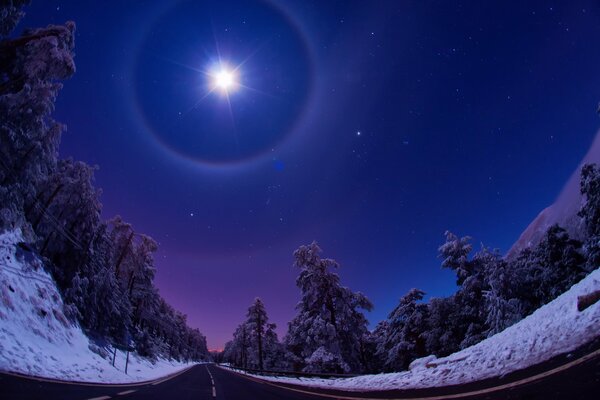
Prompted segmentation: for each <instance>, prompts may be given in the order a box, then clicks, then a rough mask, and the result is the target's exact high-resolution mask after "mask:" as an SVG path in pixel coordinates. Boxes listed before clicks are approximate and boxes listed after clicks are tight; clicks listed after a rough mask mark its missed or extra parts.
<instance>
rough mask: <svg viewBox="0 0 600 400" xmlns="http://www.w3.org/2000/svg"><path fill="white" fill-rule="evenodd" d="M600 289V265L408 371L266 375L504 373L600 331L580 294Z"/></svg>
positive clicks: (374, 385)
mask: <svg viewBox="0 0 600 400" xmlns="http://www.w3.org/2000/svg"><path fill="white" fill-rule="evenodd" d="M597 290H600V268H599V269H597V270H596V271H594V272H592V273H591V274H590V275H588V276H587V277H586V278H585V279H584V280H582V281H581V282H579V283H578V284H576V285H573V287H571V289H570V290H569V291H567V292H566V293H563V294H562V295H561V296H559V297H558V298H556V299H555V300H554V301H552V302H551V303H548V304H546V305H545V306H543V307H541V308H539V309H538V310H537V311H535V312H534V313H533V314H531V315H530V316H528V317H527V318H525V319H523V320H521V321H520V322H518V323H516V324H515V325H513V326H511V327H509V328H507V329H505V330H504V331H502V332H500V333H498V334H496V335H494V336H492V337H490V338H487V339H486V340H484V341H482V342H480V343H478V344H476V345H474V346H472V347H469V348H466V349H464V350H461V351H459V352H457V353H454V354H451V355H449V356H448V357H444V358H436V357H435V356H428V357H425V358H424V359H419V360H415V361H414V362H413V363H411V365H410V369H409V370H408V371H403V372H398V373H388V374H378V375H363V376H358V377H354V378H337V379H317V378H299V379H298V378H289V377H265V376H257V378H261V379H266V380H269V381H275V382H282V383H293V384H301V385H306V386H313V387H321V388H329V389H342V390H355V391H366V390H390V389H417V388H425V387H432V386H438V387H439V386H446V385H457V384H462V383H467V382H473V381H478V380H482V379H485V378H492V377H496V376H502V375H505V374H507V373H509V372H513V371H517V370H520V369H523V368H526V367H529V366H532V365H535V364H538V363H541V362H543V361H546V360H548V359H550V358H552V357H554V356H557V355H560V354H563V353H568V352H570V351H573V350H575V349H576V348H578V347H580V346H582V345H584V344H586V343H589V342H590V341H591V340H593V339H595V338H596V337H598V336H599V335H600V301H599V302H596V303H595V304H593V305H592V306H590V307H589V308H587V309H585V310H584V311H582V312H579V311H578V310H577V297H578V296H581V295H584V294H589V293H591V292H594V291H597Z"/></svg>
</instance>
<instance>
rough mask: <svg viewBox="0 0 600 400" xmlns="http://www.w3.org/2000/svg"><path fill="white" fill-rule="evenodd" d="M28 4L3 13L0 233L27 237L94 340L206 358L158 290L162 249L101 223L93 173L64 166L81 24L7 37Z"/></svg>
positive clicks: (68, 162) (21, 1)
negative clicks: (61, 115)
mask: <svg viewBox="0 0 600 400" xmlns="http://www.w3.org/2000/svg"><path fill="white" fill-rule="evenodd" d="M27 3H28V1H25V0H17V1H13V2H8V3H6V2H5V3H2V5H0V27H1V30H0V230H2V231H4V230H19V231H21V233H22V235H23V239H24V242H23V243H21V246H22V247H24V248H26V249H29V250H31V251H34V252H35V253H36V254H38V255H39V256H40V257H42V259H43V260H44V264H45V267H46V268H48V269H49V270H50V272H51V273H52V275H53V277H54V279H55V281H56V283H57V285H58V287H59V289H60V291H61V293H62V295H63V299H64V302H65V305H66V314H67V315H68V316H69V317H70V318H71V319H72V320H73V321H79V323H80V324H81V326H82V327H83V328H84V329H85V330H86V332H87V334H88V335H89V336H90V337H91V338H96V339H98V340H108V341H109V343H111V344H112V345H114V346H115V347H117V348H122V349H130V348H131V349H135V351H137V352H138V353H139V354H140V355H142V356H145V357H149V358H151V359H154V358H156V357H159V356H161V357H168V358H173V359H177V360H194V361H198V360H205V359H207V357H208V350H207V346H206V338H205V337H204V335H203V334H202V333H200V331H199V330H198V329H193V328H190V327H189V326H188V325H187V322H186V316H185V315H184V314H182V313H180V312H178V311H177V310H175V309H174V308H173V307H171V306H170V305H169V304H168V303H167V302H166V301H165V300H164V299H163V298H162V297H161V295H160V294H159V292H158V289H157V288H156V286H155V285H154V282H153V280H154V275H155V271H156V270H155V266H154V259H153V254H154V253H155V252H156V250H157V249H158V245H157V243H156V241H155V240H153V239H152V238H151V237H149V236H147V235H144V234H142V233H140V232H136V231H135V230H134V228H133V227H132V225H131V224H129V223H127V222H126V221H124V220H123V219H122V218H121V217H120V216H115V217H114V218H111V219H109V220H103V219H102V218H101V210H102V205H101V203H100V195H101V190H100V189H98V188H97V187H95V186H94V171H95V170H96V169H97V167H94V166H90V165H88V164H86V163H84V162H81V161H76V160H72V159H61V158H59V156H58V150H59V143H60V138H61V134H62V132H63V131H64V130H65V129H66V128H65V126H63V125H62V124H61V123H59V122H57V121H55V120H54V119H53V118H52V117H51V114H52V112H53V110H54V104H55V100H56V98H57V96H58V93H59V91H60V90H61V88H62V83H61V81H63V80H65V79H68V78H69V77H71V76H72V75H73V74H74V73H75V62H74V59H73V57H74V53H73V50H74V46H75V43H74V34H75V24H74V23H73V22H68V23H66V24H65V25H59V26H53V25H50V26H48V27H46V28H40V29H30V30H26V31H24V32H23V33H22V35H21V36H18V37H14V38H13V37H10V34H11V32H12V31H13V29H14V27H15V26H16V25H17V23H18V21H19V20H20V18H21V17H22V16H23V13H22V11H21V7H22V6H23V5H25V4H27Z"/></svg>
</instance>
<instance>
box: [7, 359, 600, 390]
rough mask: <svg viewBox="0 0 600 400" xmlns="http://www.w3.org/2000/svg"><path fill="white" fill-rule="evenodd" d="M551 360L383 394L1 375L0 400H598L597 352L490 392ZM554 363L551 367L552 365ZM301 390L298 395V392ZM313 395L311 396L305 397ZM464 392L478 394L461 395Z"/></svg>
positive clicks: (195, 375)
mask: <svg viewBox="0 0 600 400" xmlns="http://www.w3.org/2000/svg"><path fill="white" fill-rule="evenodd" d="M573 357H574V356H573V355H572V356H571V357H568V358H567V359H565V360H553V361H552V362H551V363H549V364H548V365H545V366H544V365H540V366H536V367H533V368H531V369H528V370H526V371H520V372H519V373H516V374H515V375H513V376H509V377H502V378H497V379H493V380H488V381H485V382H476V383H472V384H468V385H460V386H453V387H448V388H433V389H421V390H410V391H387V392H370V393H356V392H340V391H331V390H316V389H311V388H306V387H301V386H296V385H290V386H287V387H286V386H282V385H279V384H276V385H273V384H269V383H265V382H262V381H257V380H255V379H252V378H250V377H247V376H243V375H240V374H237V373H234V372H231V371H229V370H226V369H222V368H219V367H217V366H215V365H213V364H205V365H196V366H194V367H192V368H190V369H189V370H187V371H185V372H183V373H180V374H179V375H176V376H173V377H171V378H169V379H167V380H163V381H156V382H153V383H146V384H141V385H82V384H65V383H58V382H49V381H39V380H34V379H30V378H25V377H17V376H13V375H6V374H0V399H2V400H13V399H14V400H26V399H27V400H29V399H35V400H41V399H44V400H53V399H60V400H91V399H94V400H107V399H110V398H113V399H121V398H122V399H123V400H136V399H160V400H187V399H190V400H191V399H194V400H221V399H223V400H253V399H257V400H273V399H305V400H306V399H313V400H314V399H321V400H323V399H349V398H357V399H360V398H363V399H364V398H369V399H375V398H378V399H382V398H383V399H402V398H408V399H428V400H434V399H435V400H438V399H445V398H448V399H457V398H460V399H468V400H475V399H478V400H482V399H485V400H500V399H510V400H517V399H522V400H535V399H540V400H541V399H544V400H550V399H568V400H578V399H582V400H587V399H600V354H596V355H595V356H594V357H591V358H589V359H586V361H585V362H581V363H578V364H577V365H574V366H573V367H571V368H567V369H564V370H561V371H559V372H556V373H552V374H551V375H549V376H546V377H543V378H541V379H536V380H534V381H533V382H529V383H526V384H520V385H517V386H515V387H507V388H505V389H502V390H500V391H496V390H489V389H490V388H494V387H495V386H498V385H506V384H507V383H510V382H515V381H519V380H522V379H524V378H527V377H531V376H536V375H537V374H540V373H544V371H547V370H549V369H552V368H556V367H557V366H560V365H561V362H562V364H563V365H564V364H565V361H567V360H570V361H572V360H573ZM552 363H554V364H552ZM300 391H302V392H300ZM304 391H315V393H314V394H310V393H303V392H304ZM317 392H318V393H317ZM468 392H471V393H472V392H479V393H478V394H475V395H468V396H465V394H466V393H468Z"/></svg>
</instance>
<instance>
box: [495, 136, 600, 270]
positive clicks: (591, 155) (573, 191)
mask: <svg viewBox="0 0 600 400" xmlns="http://www.w3.org/2000/svg"><path fill="white" fill-rule="evenodd" d="M593 163H596V164H600V131H598V132H597V133H596V136H595V138H594V141H593V142H592V144H591V146H590V148H589V150H588V152H587V153H586V155H585V156H584V157H583V159H582V160H581V162H580V163H579V165H578V166H577V168H576V169H575V171H574V172H573V173H572V174H571V176H570V178H569V180H568V181H567V183H566V184H565V186H564V187H563V189H562V190H561V192H560V194H559V196H558V197H557V198H556V200H555V202H554V203H553V204H551V205H550V206H548V207H546V208H545V209H544V210H542V212H540V213H539V215H538V216H537V217H536V218H535V219H534V220H533V221H532V222H531V223H530V224H529V226H527V228H526V229H525V230H524V231H523V233H522V234H521V236H520V237H519V239H518V240H517V241H516V242H515V243H514V244H513V246H512V247H511V248H510V250H509V251H508V253H507V255H506V257H507V258H509V259H510V258H513V257H515V256H517V255H518V254H519V252H520V251H521V250H523V249H526V248H529V247H533V246H535V245H536V244H538V243H539V241H540V240H541V239H542V237H543V236H544V235H545V234H546V231H547V230H548V228H549V227H550V226H552V225H554V224H558V225H560V226H561V227H563V228H565V229H566V230H567V232H568V233H569V236H571V237H573V238H575V239H581V231H582V222H581V218H580V217H579V216H577V212H578V211H579V209H580V208H581V202H582V200H583V199H582V196H581V191H580V181H581V168H582V167H583V166H584V165H585V164H593Z"/></svg>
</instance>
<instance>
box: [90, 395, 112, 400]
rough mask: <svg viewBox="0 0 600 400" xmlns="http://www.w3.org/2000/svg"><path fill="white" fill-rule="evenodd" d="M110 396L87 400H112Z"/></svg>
mask: <svg viewBox="0 0 600 400" xmlns="http://www.w3.org/2000/svg"><path fill="white" fill-rule="evenodd" d="M110 398H111V397H110V396H100V397H92V398H91V399H87V400H107V399H110Z"/></svg>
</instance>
